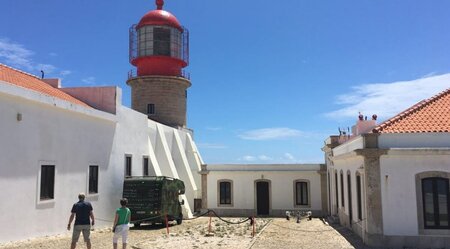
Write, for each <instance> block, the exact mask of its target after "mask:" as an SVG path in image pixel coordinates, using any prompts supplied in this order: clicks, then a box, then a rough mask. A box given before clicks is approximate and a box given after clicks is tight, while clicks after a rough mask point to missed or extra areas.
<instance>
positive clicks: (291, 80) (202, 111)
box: [0, 0, 450, 164]
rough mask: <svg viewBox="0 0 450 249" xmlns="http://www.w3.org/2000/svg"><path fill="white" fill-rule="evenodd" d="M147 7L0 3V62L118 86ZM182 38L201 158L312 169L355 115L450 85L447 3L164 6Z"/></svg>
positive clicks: (150, 4)
mask: <svg viewBox="0 0 450 249" xmlns="http://www.w3.org/2000/svg"><path fill="white" fill-rule="evenodd" d="M154 8H155V4H154V1H151V0H146V1H144V0H134V1H119V0H109V1H106V0H98V1H92V0H77V1H72V0H41V1H35V0H2V2H1V11H0V13H1V14H0V63H3V64H7V65H9V66H13V67H16V68H19V69H22V70H24V71H27V72H29V73H32V74H35V75H40V73H39V71H40V70H41V69H44V70H45V71H46V77H59V78H62V79H63V81H62V84H63V86H102V85H118V86H119V87H121V88H122V89H123V102H124V104H125V105H127V106H129V105H130V98H129V95H130V90H129V88H128V86H127V85H126V84H125V82H126V79H127V72H128V71H129V70H130V69H131V68H132V66H131V65H130V64H129V63H128V29H129V27H130V26H131V25H132V24H134V23H137V22H139V19H140V18H141V17H142V16H143V15H144V14H145V13H146V12H147V11H150V10H152V9H154ZM164 9H166V10H168V11H169V12H171V13H173V14H174V15H176V16H177V18H178V20H179V21H180V22H181V23H182V24H183V25H184V26H186V27H187V28H188V29H189V31H190V65H189V67H188V68H187V70H188V71H189V72H190V74H191V80H192V87H191V88H189V89H188V127H190V128H192V129H194V131H195V135H194V137H195V140H196V142H197V145H198V147H199V149H200V152H201V154H202V157H203V159H204V161H205V162H206V163H210V164H214V163H322V162H323V153H322V151H321V150H320V148H321V147H322V146H323V141H324V140H325V139H326V137H327V136H329V135H332V134H336V133H337V132H338V127H342V128H346V127H349V126H351V125H352V124H353V123H354V122H355V120H356V117H357V115H358V112H359V111H361V112H363V114H365V115H367V116H371V115H372V114H373V113H376V114H378V116H379V120H380V121H382V120H384V119H387V118H389V117H391V116H393V115H395V114H396V113H398V112H400V111H402V110H404V109H405V108H407V107H409V106H411V105H413V104H414V103H416V102H418V101H420V100H422V99H425V98H429V97H431V96H433V95H435V94H437V93H438V92H440V91H442V90H444V89H446V88H448V87H450V32H449V23H450V15H448V10H449V9H450V2H449V1H446V0H433V1H407V0H402V1H401V0H377V1H369V0H355V1H302V0H283V1H266V0H258V1H256V0H246V1H237V0H227V1H211V0H191V1H180V0H178V1H176V0H166V1H165V5H164Z"/></svg>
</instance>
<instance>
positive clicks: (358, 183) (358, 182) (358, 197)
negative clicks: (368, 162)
mask: <svg viewBox="0 0 450 249" xmlns="http://www.w3.org/2000/svg"><path fill="white" fill-rule="evenodd" d="M356 202H357V205H358V220H362V196H361V175H356Z"/></svg>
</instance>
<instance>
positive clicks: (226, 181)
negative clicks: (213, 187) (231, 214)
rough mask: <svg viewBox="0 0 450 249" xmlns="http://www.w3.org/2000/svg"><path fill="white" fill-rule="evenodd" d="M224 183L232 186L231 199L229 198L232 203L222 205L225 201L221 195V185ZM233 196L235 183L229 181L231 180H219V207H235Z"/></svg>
mask: <svg viewBox="0 0 450 249" xmlns="http://www.w3.org/2000/svg"><path fill="white" fill-rule="evenodd" d="M222 183H228V184H230V185H229V186H230V197H229V199H230V203H222V199H223V198H222V196H221V193H222V191H221V184H222ZM233 196H234V195H233V181H232V180H229V179H221V180H218V181H217V206H218V207H233V205H234V201H233ZM225 199H227V198H226V196H225Z"/></svg>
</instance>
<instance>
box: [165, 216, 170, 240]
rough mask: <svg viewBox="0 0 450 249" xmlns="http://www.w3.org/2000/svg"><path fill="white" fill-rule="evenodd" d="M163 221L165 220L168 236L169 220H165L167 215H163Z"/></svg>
mask: <svg viewBox="0 0 450 249" xmlns="http://www.w3.org/2000/svg"><path fill="white" fill-rule="evenodd" d="M165 219H166V229H167V235H169V219H167V214H166V215H165Z"/></svg>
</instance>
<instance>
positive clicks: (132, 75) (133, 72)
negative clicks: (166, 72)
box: [127, 69, 191, 80]
mask: <svg viewBox="0 0 450 249" xmlns="http://www.w3.org/2000/svg"><path fill="white" fill-rule="evenodd" d="M174 76H175V77H181V78H185V79H187V80H191V74H190V73H189V72H188V71H186V70H181V73H180V74H179V75H174ZM136 77H138V75H137V70H136V69H131V70H130V71H128V77H127V78H128V79H129V80H130V79H133V78H136Z"/></svg>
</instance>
